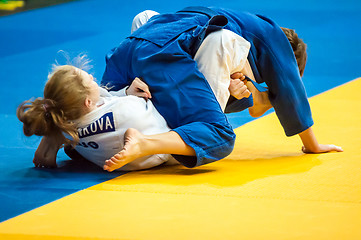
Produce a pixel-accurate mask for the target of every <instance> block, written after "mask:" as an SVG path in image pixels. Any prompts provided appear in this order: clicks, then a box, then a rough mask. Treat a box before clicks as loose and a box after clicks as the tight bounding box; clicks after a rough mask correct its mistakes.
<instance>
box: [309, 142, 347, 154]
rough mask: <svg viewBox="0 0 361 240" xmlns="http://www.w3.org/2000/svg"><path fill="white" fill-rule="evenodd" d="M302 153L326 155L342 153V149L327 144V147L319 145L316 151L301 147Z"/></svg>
mask: <svg viewBox="0 0 361 240" xmlns="http://www.w3.org/2000/svg"><path fill="white" fill-rule="evenodd" d="M302 152H304V153H328V152H343V149H342V148H341V147H339V146H336V145H333V144H329V145H323V144H320V145H319V149H318V150H316V151H312V150H310V149H307V148H306V147H305V146H302Z"/></svg>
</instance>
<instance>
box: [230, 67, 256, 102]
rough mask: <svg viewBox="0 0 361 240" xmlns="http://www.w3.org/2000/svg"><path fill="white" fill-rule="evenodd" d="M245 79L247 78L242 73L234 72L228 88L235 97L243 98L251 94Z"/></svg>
mask: <svg viewBox="0 0 361 240" xmlns="http://www.w3.org/2000/svg"><path fill="white" fill-rule="evenodd" d="M234 77H237V78H234ZM244 81H246V80H245V76H244V75H243V74H242V73H234V74H232V75H231V82H230V84H229V87H228V90H229V93H230V94H231V95H232V96H233V97H235V98H237V99H242V98H245V97H246V98H247V97H249V96H250V95H251V92H250V91H249V90H248V88H247V86H246V84H245V82H244Z"/></svg>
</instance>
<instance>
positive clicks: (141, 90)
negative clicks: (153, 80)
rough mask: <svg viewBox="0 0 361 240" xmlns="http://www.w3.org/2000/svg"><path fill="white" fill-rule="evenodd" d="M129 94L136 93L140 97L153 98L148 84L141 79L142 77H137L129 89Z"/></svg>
mask: <svg viewBox="0 0 361 240" xmlns="http://www.w3.org/2000/svg"><path fill="white" fill-rule="evenodd" d="M128 94H130V95H135V96H138V97H145V98H146V99H148V98H152V94H151V93H150V91H149V87H148V85H147V84H146V83H145V82H143V81H142V80H140V78H135V79H134V80H133V82H132V84H131V85H130V87H129V89H128Z"/></svg>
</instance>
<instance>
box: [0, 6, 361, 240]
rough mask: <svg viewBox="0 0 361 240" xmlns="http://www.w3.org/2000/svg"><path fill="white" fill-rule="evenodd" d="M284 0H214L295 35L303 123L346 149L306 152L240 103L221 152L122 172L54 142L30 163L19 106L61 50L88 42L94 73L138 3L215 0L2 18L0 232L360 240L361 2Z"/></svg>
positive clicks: (36, 91)
mask: <svg viewBox="0 0 361 240" xmlns="http://www.w3.org/2000/svg"><path fill="white" fill-rule="evenodd" d="M287 4H288V5H287ZM287 4H285V3H284V2H282V1H280V2H279V3H278V5H277V4H275V3H274V2H272V3H271V2H270V3H268V2H266V1H254V2H252V3H245V4H244V5H242V6H240V5H239V2H237V1H229V2H227V3H224V4H223V3H222V7H227V8H236V9H242V10H246V11H251V12H259V13H263V14H265V15H267V16H269V17H271V18H273V19H275V20H276V21H277V22H279V23H280V24H281V25H283V26H286V27H291V28H296V29H297V32H298V33H299V34H300V35H302V36H303V38H304V39H305V41H306V42H307V43H308V47H309V48H308V49H309V61H308V65H307V67H306V72H305V77H304V81H305V86H306V90H307V93H308V95H309V96H311V98H310V104H311V108H312V111H313V117H314V120H315V125H314V131H315V133H316V135H317V137H318V140H319V142H320V143H333V144H336V145H340V146H342V147H343V149H344V152H342V153H328V154H303V153H302V152H301V150H300V149H301V142H300V140H299V139H298V137H297V136H295V137H291V138H287V137H285V135H284V133H283V130H282V128H281V127H280V124H279V122H278V120H277V118H276V116H275V114H274V113H272V112H270V113H269V114H268V115H266V116H264V117H261V118H258V119H256V120H254V121H250V120H251V118H250V117H249V116H248V114H247V113H237V114H230V115H228V116H229V119H230V122H231V123H232V125H233V126H234V127H235V132H236V134H237V140H236V146H235V149H234V151H233V153H232V154H231V155H230V156H228V157H227V158H226V159H223V160H221V161H218V162H216V163H212V164H209V165H205V166H201V167H198V168H194V169H187V168H185V167H182V166H170V167H157V168H154V169H150V170H146V171H138V172H131V173H123V172H120V173H107V172H104V171H102V170H101V169H99V168H97V167H95V166H93V165H91V164H90V163H86V162H79V161H71V160H69V159H68V158H67V157H66V156H65V155H64V154H63V153H62V152H61V153H59V156H58V157H59V168H57V169H35V168H33V166H32V157H33V153H34V151H35V149H36V145H37V144H38V142H39V139H37V138H30V139H28V138H25V137H23V136H22V133H21V125H20V124H19V123H18V121H17V119H16V117H15V109H16V106H17V105H18V104H19V103H21V101H23V100H25V99H29V98H31V97H33V96H42V87H43V86H44V82H45V80H46V75H47V73H48V71H49V68H50V65H51V63H53V62H54V59H55V58H58V55H59V54H58V51H59V50H64V51H66V52H69V53H70V54H76V53H79V52H84V51H86V52H87V53H88V55H89V57H90V58H92V59H93V64H94V68H93V71H94V74H95V76H96V77H97V78H98V79H100V77H101V72H102V70H103V69H104V54H105V53H106V51H107V50H109V49H110V48H112V47H114V46H116V45H117V43H119V42H120V40H121V39H123V38H124V37H126V35H127V34H128V33H129V31H130V23H131V20H132V18H133V16H134V15H136V14H137V13H138V12H140V11H142V10H144V9H153V10H157V11H159V12H167V11H168V12H169V11H176V10H178V9H181V8H182V7H185V6H187V5H213V6H220V5H219V3H217V2H216V1H206V2H197V1H196V2H194V1H192V2H191V1H189V2H187V1H185V2H182V3H180V2H179V3H177V2H175V3H174V4H173V3H172V6H165V4H164V2H160V1H140V2H139V5H137V7H136V6H133V4H132V3H121V4H120V3H119V2H118V1H115V0H114V1H111V0H107V1H92V0H89V1H77V2H72V3H68V4H63V5H58V6H54V7H49V8H43V9H38V10H33V11H29V12H25V13H19V14H15V15H11V16H6V17H3V18H0V34H1V37H0V44H1V45H0V46H1V48H0V50H1V51H0V68H1V71H0V79H2V84H3V86H2V88H1V89H0V100H1V103H2V106H1V111H0V114H1V118H0V126H1V137H0V158H1V161H0V190H1V191H0V221H2V222H1V223H0V239H361V228H360V224H361V174H360V172H361V145H360V143H361V124H360V122H361V115H360V114H359V112H360V110H361V96H360V94H359V93H360V91H361V79H360V78H359V77H360V76H361V72H360V70H359V69H360V68H359V67H358V62H359V61H360V60H361V59H360V58H361V54H360V53H361V46H360V44H359V42H360V40H359V39H360V32H361V31H360V30H361V29H357V28H360V27H359V26H358V24H357V23H358V22H360V20H361V16H360V10H361V4H360V3H359V2H357V1H343V2H342V3H339V2H332V1H331V2H330V1H327V2H326V1H319V2H317V3H312V4H311V1H309V2H308V1H306V2H305V3H303V4H304V5H303V6H301V7H300V6H296V4H295V5H289V3H287ZM44 22H46V23H47V24H44ZM320 29H322V31H321V30H320Z"/></svg>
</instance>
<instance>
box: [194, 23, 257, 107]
mask: <svg viewBox="0 0 361 240" xmlns="http://www.w3.org/2000/svg"><path fill="white" fill-rule="evenodd" d="M250 46H251V45H250V43H249V42H248V41H246V40H245V39H244V38H243V37H241V36H239V35H237V34H236V33H234V32H231V31H229V30H226V29H222V30H220V31H216V32H213V33H211V34H209V35H208V36H207V37H206V38H205V40H204V41H203V43H202V44H201V46H200V48H199V49H198V51H197V53H196V55H195V57H194V60H195V61H196V62H197V66H198V69H199V71H200V72H201V73H203V75H204V77H205V78H206V79H207V81H208V83H209V85H210V86H211V88H212V90H213V92H214V94H215V96H216V98H217V100H218V102H219V104H220V105H221V107H222V109H223V110H224V109H225V107H226V104H227V101H228V98H229V96H230V94H229V90H228V87H229V84H230V75H231V74H233V73H235V72H241V71H242V70H243V68H244V67H245V65H246V62H247V56H248V53H249V49H250Z"/></svg>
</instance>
